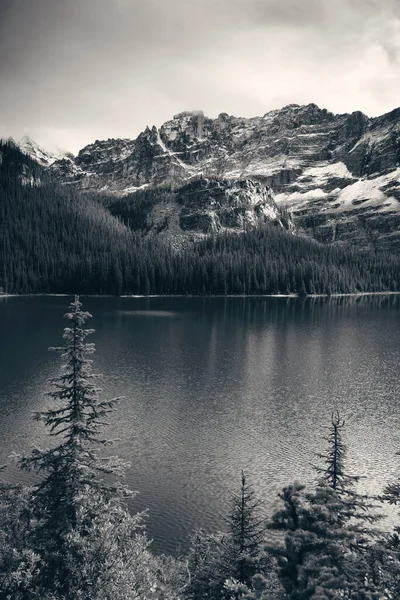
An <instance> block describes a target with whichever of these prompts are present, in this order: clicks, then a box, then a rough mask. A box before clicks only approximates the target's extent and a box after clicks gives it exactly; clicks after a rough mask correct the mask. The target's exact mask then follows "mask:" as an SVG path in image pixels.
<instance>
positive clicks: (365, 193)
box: [50, 104, 400, 248]
mask: <svg viewBox="0 0 400 600" xmlns="http://www.w3.org/2000/svg"><path fill="white" fill-rule="evenodd" d="M50 169H51V170H52V171H53V172H54V173H56V174H57V175H58V176H59V177H61V178H62V180H63V181H65V183H69V184H72V185H76V186H78V187H80V188H82V189H86V190H95V191H102V192H111V193H115V194H127V193H130V192H134V191H136V190H139V189H146V188H147V187H151V186H159V185H164V184H171V185H173V186H174V187H175V188H181V187H183V189H185V187H184V186H187V185H188V184H190V182H193V181H196V180H198V179H199V178H201V177H204V178H206V179H212V180H215V179H219V180H220V181H225V182H237V185H236V188H235V187H233V188H232V189H235V190H236V191H235V192H234V193H236V194H237V197H238V198H240V182H241V181H247V182H249V181H251V182H252V184H251V185H253V186H257V185H258V186H259V190H261V187H260V186H264V187H263V192H262V194H264V195H265V194H267V195H268V194H270V195H271V192H270V190H271V189H273V191H274V194H275V201H276V203H277V205H278V206H280V207H285V208H287V210H288V211H289V212H290V213H291V215H292V218H293V221H294V223H295V224H296V227H297V229H299V230H300V231H303V232H304V233H306V234H308V235H311V236H313V237H314V238H315V239H317V240H319V241H321V242H334V243H354V244H357V245H358V246H360V247H369V248H371V247H384V246H389V245H390V246H393V245H395V246H398V247H400V109H396V110H394V111H392V112H390V113H388V114H386V115H383V116H381V117H377V118H372V119H371V118H368V117H367V116H365V115H364V114H362V113H360V112H354V113H352V114H343V115H334V114H332V113H330V112H328V111H327V110H325V109H320V108H319V107H318V106H316V105H315V104H310V105H308V106H298V105H295V104H293V105H289V106H286V107H284V108H282V109H281V110H274V111H270V112H268V113H266V114H265V115H264V116H262V117H254V118H249V119H246V118H240V117H234V116H230V115H228V114H225V113H222V114H220V115H219V116H218V117H217V118H216V119H209V118H207V117H205V116H204V115H203V114H202V113H199V112H195V113H194V112H183V113H180V114H178V115H176V116H175V117H174V118H173V119H171V120H170V121H167V122H166V123H164V124H163V125H162V126H161V127H160V128H159V129H157V128H156V127H152V128H151V129H150V128H146V130H145V131H144V132H142V133H141V134H140V135H139V136H138V138H137V139H136V140H129V139H123V140H121V139H118V140H114V139H109V140H105V141H96V142H95V143H94V144H90V145H89V146H86V147H85V148H83V149H82V150H81V151H80V152H79V153H78V155H77V156H76V157H71V156H69V157H65V158H63V159H61V160H56V161H55V162H54V163H53V164H52V165H51V167H50ZM246 185H247V186H249V184H248V183H247V184H246ZM202 197H204V196H202ZM209 198H210V201H211V198H212V196H209ZM238 201H239V200H238ZM239 202H240V201H239ZM243 206H244V205H243ZM218 210H219V211H220V212H219V213H218V214H217V212H215V210H212V211H211V212H213V214H215V217H216V218H215V221H213V222H212V223H211V222H210V223H208V222H207V219H206V218H205V220H204V219H203V220H201V224H199V227H200V229H207V228H208V229H209V228H211V229H212V228H214V229H218V227H219V226H220V225H221V224H222V223H224V219H225V217H224V216H223V214H222V213H221V211H223V208H222V207H220V208H219V209H218ZM245 212H246V211H245ZM193 214H194V213H193ZM213 218H214V217H213ZM221 218H222V220H221ZM191 219H192V217H190V218H189V216H187V217H185V216H184V215H181V217H180V225H181V227H182V229H183V230H185V228H186V227H188V223H191V222H192V220H191ZM218 223H219V225H218ZM221 226H223V225H221Z"/></svg>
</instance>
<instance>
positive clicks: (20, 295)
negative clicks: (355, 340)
mask: <svg viewBox="0 0 400 600" xmlns="http://www.w3.org/2000/svg"><path fill="white" fill-rule="evenodd" d="M79 295H80V296H84V297H85V298H303V299H304V298H356V297H359V296H398V295H400V292H355V293H352V294H304V295H300V294H225V295H223V294H148V295H144V294H121V296H117V295H115V294H79ZM41 296H43V297H60V298H66V297H71V296H74V294H72V293H71V294H0V300H1V299H2V298H30V297H31V298H36V297H41Z"/></svg>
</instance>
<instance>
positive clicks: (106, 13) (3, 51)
mask: <svg viewBox="0 0 400 600" xmlns="http://www.w3.org/2000/svg"><path fill="white" fill-rule="evenodd" d="M0 90H1V92H0V136H1V137H3V136H9V135H11V136H13V137H14V138H15V139H16V140H18V139H19V138H20V137H22V136H23V135H25V134H27V135H30V136H31V137H33V138H35V139H36V140H38V141H39V142H40V143H42V144H45V145H49V146H58V147H61V148H65V149H68V150H71V151H77V150H78V149H79V148H81V147H82V146H84V145H85V144H87V143H89V142H91V141H94V140H95V139H103V138H108V137H136V136H137V135H138V134H139V133H140V131H142V130H143V129H144V128H145V127H146V125H150V126H151V125H153V124H155V125H157V126H159V125H161V123H163V122H164V121H166V120H168V119H169V118H171V117H172V116H173V115H174V114H176V113H177V112H180V111H182V110H199V109H202V110H203V111H204V112H205V113H206V115H208V116H210V117H215V116H217V115H218V113H220V112H228V113H230V114H234V115H238V116H254V115H261V114H264V113H265V112H267V111H268V110H271V109H274V108H280V107H281V106H284V105H285V104H289V103H298V104H306V103H309V102H314V103H316V104H318V105H319V106H321V107H324V108H327V109H329V110H331V111H333V112H351V111H353V110H362V111H363V112H365V113H366V114H368V115H370V116H375V115H378V114H382V113H384V112H387V111H389V110H391V109H393V108H395V107H396V106H399V105H400V2H399V0H0Z"/></svg>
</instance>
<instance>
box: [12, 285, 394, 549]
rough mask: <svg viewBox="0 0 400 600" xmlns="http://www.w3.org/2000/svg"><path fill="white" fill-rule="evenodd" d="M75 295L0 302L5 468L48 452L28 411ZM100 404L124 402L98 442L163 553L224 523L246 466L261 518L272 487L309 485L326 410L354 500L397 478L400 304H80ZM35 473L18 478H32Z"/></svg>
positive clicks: (55, 363) (53, 358) (52, 371)
mask: <svg viewBox="0 0 400 600" xmlns="http://www.w3.org/2000/svg"><path fill="white" fill-rule="evenodd" d="M70 300H71V299H70V298H69V297H32V298H27V297H17V298H8V299H5V298H3V299H1V300H0V325H1V329H0V331H1V337H0V408H1V412H0V414H1V418H0V464H2V463H4V462H8V463H9V464H10V466H9V469H8V471H7V478H8V479H9V480H12V481H16V480H20V479H21V477H22V475H21V474H20V473H19V472H18V470H17V469H16V468H15V466H13V464H12V463H10V460H9V459H8V458H7V457H8V455H9V454H10V453H11V452H12V451H18V452H21V451H27V450H29V449H30V448H31V447H32V446H33V445H35V444H36V445H41V446H42V447H43V446H45V445H47V437H46V434H45V432H44V430H43V426H42V425H41V424H39V423H36V422H34V421H32V420H31V413H32V411H36V410H41V409H43V408H44V407H45V406H46V405H47V404H48V399H46V397H45V396H44V393H45V392H46V391H47V390H49V385H48V383H47V380H48V378H49V377H52V376H54V375H57V374H58V369H59V364H60V362H59V358H58V357H57V355H55V354H54V353H51V352H48V350H47V348H48V347H49V346H54V345H60V344H62V330H63V327H64V322H63V319H62V315H63V314H64V313H65V312H66V310H67V307H68V304H69V302H70ZM82 301H83V303H84V308H85V309H87V310H89V311H90V312H91V313H92V314H93V319H90V321H89V323H88V326H89V327H93V328H94V329H95V330H96V333H95V334H94V335H93V336H91V339H90V341H93V342H95V344H96V348H97V352H96V354H95V355H94V357H93V358H94V372H100V373H103V379H102V382H101V386H102V388H103V393H102V395H103V397H104V398H106V397H115V396H120V395H123V396H124V398H123V399H122V400H121V401H120V403H119V405H118V408H117V410H116V412H115V413H114V414H113V416H112V419H111V423H110V426H109V427H108V430H107V433H108V435H109V437H111V438H118V441H117V442H116V443H115V445H114V447H113V453H115V454H118V455H120V456H122V457H123V458H125V459H127V460H129V461H130V463H131V467H130V469H129V470H128V472H127V482H128V483H129V484H130V486H131V487H132V488H133V489H135V490H138V491H139V492H140V494H139V495H138V496H136V498H135V499H134V501H133V502H132V508H133V509H138V510H142V509H144V508H149V518H148V523H147V527H148V532H149V535H150V537H152V538H153V540H154V549H155V550H157V551H164V552H173V553H177V552H179V550H180V549H183V550H184V549H185V548H186V546H187V542H188V537H189V535H190V533H191V531H192V529H193V528H195V527H197V526H203V527H204V528H205V529H208V530H209V531H215V530H217V529H219V528H222V527H223V523H222V517H221V515H223V514H224V513H225V512H226V509H227V502H228V501H229V490H235V489H237V488H238V486H239V484H240V472H241V470H242V469H244V471H245V473H247V475H248V477H249V479H250V480H251V481H252V482H253V484H254V487H255V489H256V491H257V493H258V494H259V496H260V497H261V498H262V500H263V501H264V504H265V511H266V512H268V511H269V510H270V509H271V506H272V505H274V504H275V503H276V496H277V492H278V491H279V490H280V488H281V487H282V486H283V485H285V484H286V483H289V482H291V481H293V480H294V479H296V478H297V479H300V480H301V481H304V482H311V481H312V480H313V478H314V477H315V474H314V472H313V469H312V466H311V464H312V463H314V464H315V463H316V462H317V460H316V459H315V453H316V452H318V451H320V450H322V449H323V448H324V446H325V443H324V441H323V440H322V439H321V438H322V436H324V434H325V427H326V425H327V424H328V423H329V419H330V415H331V412H332V410H335V409H338V410H340V411H341V413H342V415H343V416H344V417H345V418H346V422H347V429H346V442H347V444H348V456H349V465H350V466H351V468H352V469H353V471H354V472H356V473H358V474H360V475H364V476H365V477H366V478H365V480H364V481H363V484H362V486H363V488H364V489H365V490H367V491H370V492H379V491H381V488H382V486H383V485H384V484H385V483H386V482H387V481H388V480H390V478H391V477H394V476H396V474H400V457H396V456H395V452H396V451H397V450H399V449H400V377H399V373H400V368H399V365H400V310H399V309H400V297H399V296H389V297H384V296H379V297H378V296H376V297H360V298H341V299H320V298H318V299H311V298H310V299H293V298H287V299H286V298H247V299H243V298H226V299H223V298H221V299H218V298H210V299H201V298H188V299H186V298H150V299H144V298H93V297H87V298H85V297H83V298H82ZM28 477H29V476H28V475H23V478H24V480H25V481H26V480H27V478H28Z"/></svg>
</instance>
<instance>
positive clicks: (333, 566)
mask: <svg viewBox="0 0 400 600" xmlns="http://www.w3.org/2000/svg"><path fill="white" fill-rule="evenodd" d="M279 496H280V498H281V500H282V501H283V508H282V509H281V510H279V511H277V512H276V513H275V514H274V515H273V517H272V520H271V523H270V525H269V528H270V529H275V530H278V531H281V532H283V542H281V543H278V542H274V543H271V544H270V546H269V549H270V551H271V552H272V553H273V554H274V555H275V556H276V558H277V560H278V576H279V579H280V581H281V583H282V585H283V587H284V589H285V591H286V594H287V597H288V600H308V599H309V598H312V599H315V600H317V599H318V600H331V599H332V600H333V599H336V598H340V597H345V598H351V599H352V600H361V599H365V600H367V599H368V600H374V599H376V600H378V599H379V598H380V597H381V595H380V593H379V592H376V591H375V590H373V589H368V588H366V587H365V585H364V580H363V577H362V574H361V575H360V573H359V571H357V570H355V569H354V568H353V561H352V555H351V553H350V548H351V547H352V545H353V543H354V533H353V532H352V531H351V529H349V528H348V527H347V524H346V523H345V522H344V521H343V519H342V518H341V512H342V510H343V503H342V500H341V498H340V496H339V495H338V494H337V493H336V491H335V490H334V489H332V488H331V487H329V486H327V485H318V486H317V487H316V489H315V491H314V492H311V493H306V492H305V488H304V486H302V485H300V484H299V483H294V484H293V485H291V486H288V487H286V488H284V490H283V492H282V493H281V494H279ZM357 575H358V576H359V577H357Z"/></svg>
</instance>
